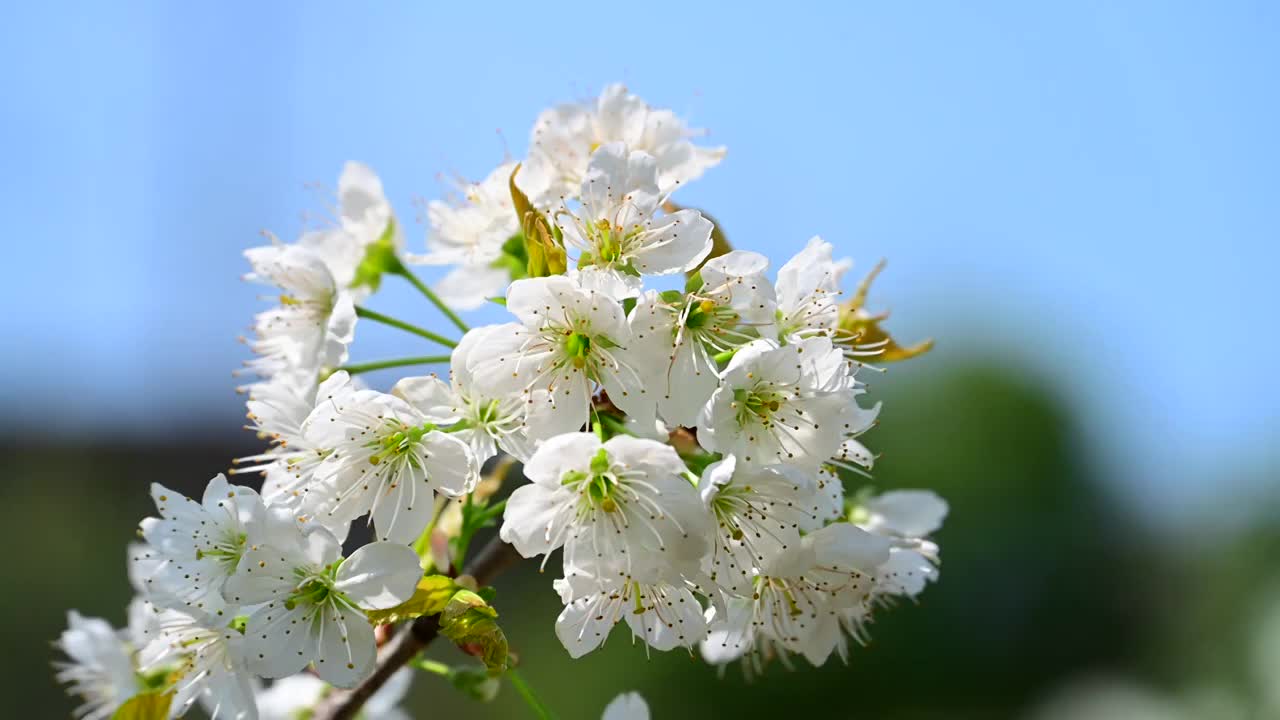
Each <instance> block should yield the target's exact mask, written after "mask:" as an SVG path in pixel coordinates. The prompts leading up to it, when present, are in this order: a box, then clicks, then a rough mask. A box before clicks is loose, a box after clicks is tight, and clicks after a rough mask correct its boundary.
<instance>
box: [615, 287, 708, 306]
mask: <svg viewBox="0 0 1280 720" xmlns="http://www.w3.org/2000/svg"><path fill="white" fill-rule="evenodd" d="M686 292H692V290H689V291H686ZM658 297H659V298H661V299H662V302H664V303H667V304H668V305H679V304H680V303H682V302H684V293H682V292H680V291H679V290H663V291H662V292H660V293H658ZM628 299H630V298H628Z"/></svg>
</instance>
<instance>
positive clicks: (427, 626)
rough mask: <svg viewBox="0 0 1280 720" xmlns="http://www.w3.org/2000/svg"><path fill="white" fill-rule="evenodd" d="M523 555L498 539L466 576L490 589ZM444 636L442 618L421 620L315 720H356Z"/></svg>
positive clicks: (334, 696)
mask: <svg viewBox="0 0 1280 720" xmlns="http://www.w3.org/2000/svg"><path fill="white" fill-rule="evenodd" d="M519 559H520V555H519V554H518V553H517V552H516V550H515V548H513V547H512V546H510V545H508V544H506V543H504V542H502V540H501V539H499V538H498V536H497V535H495V536H494V537H493V538H492V539H491V540H489V542H488V544H486V545H485V546H484V547H483V548H481V549H480V552H479V553H477V554H476V556H475V558H473V559H472V561H471V562H470V563H468V565H467V570H466V574H467V575H470V576H472V577H474V578H475V579H476V582H478V583H479V584H481V585H488V584H489V583H490V581H492V580H493V578H494V577H496V576H497V575H498V574H499V573H501V572H502V571H503V570H505V569H507V568H508V567H509V566H510V565H511V564H513V563H514V562H515V561H516V560H519ZM439 634H440V623H439V617H438V616H436V615H429V616H426V617H420V618H418V619H417V620H414V621H413V622H412V623H410V624H409V626H408V627H406V628H404V629H402V630H401V631H400V632H398V633H396V635H395V637H393V638H391V642H389V643H387V644H386V645H384V646H383V647H382V649H381V650H380V651H379V652H378V664H377V666H375V667H374V670H373V674H372V675H370V676H369V677H367V678H365V680H364V682H362V683H360V684H359V685H357V686H356V687H354V688H352V689H350V690H341V691H338V692H335V693H333V694H331V695H329V696H328V697H327V698H325V699H324V701H323V702H322V703H320V705H319V706H317V707H316V711H315V714H314V715H312V718H313V720H352V719H353V718H355V716H356V714H357V713H359V712H360V708H362V707H364V704H365V703H366V702H368V700H369V698H370V697H372V696H373V694H374V693H375V692H377V691H378V689H379V688H381V687H382V686H383V685H385V684H386V682H387V680H389V679H390V678H391V676H392V675H394V674H395V672H396V671H397V670H399V669H400V668H402V667H404V666H405V665H406V664H407V663H408V662H409V661H410V660H412V659H413V658H414V656H416V655H417V654H418V653H420V652H422V650H423V649H424V648H426V647H427V646H428V645H430V644H431V643H432V642H433V641H434V640H435V639H436V636H438V635H439Z"/></svg>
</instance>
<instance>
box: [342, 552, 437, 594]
mask: <svg viewBox="0 0 1280 720" xmlns="http://www.w3.org/2000/svg"><path fill="white" fill-rule="evenodd" d="M421 577H422V568H421V567H420V566H419V564H418V555H417V553H415V552H414V551H413V550H411V549H410V548H409V547H408V546H407V545H400V544H398V543H389V542H372V543H369V544H368V545H365V546H363V547H361V548H360V549H358V550H356V551H355V552H353V553H351V557H349V558H347V559H346V560H345V561H344V562H343V563H342V565H341V566H340V567H339V568H338V574H337V577H336V579H335V582H334V589H336V590H338V591H339V592H341V593H343V594H344V595H346V596H347V597H348V598H350V599H351V601H352V602H354V603H356V604H357V605H359V606H360V607H362V608H365V609H368V610H384V609H386V608H391V607H395V606H396V605H399V604H400V603H403V602H405V601H407V600H408V599H409V598H410V597H412V596H413V592H414V589H415V588H416V587H417V585H418V580H419V579H420V578H421Z"/></svg>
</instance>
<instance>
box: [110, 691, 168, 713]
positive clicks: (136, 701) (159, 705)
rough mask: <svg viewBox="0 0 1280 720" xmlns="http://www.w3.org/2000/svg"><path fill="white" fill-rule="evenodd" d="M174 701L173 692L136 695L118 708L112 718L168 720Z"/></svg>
mask: <svg viewBox="0 0 1280 720" xmlns="http://www.w3.org/2000/svg"><path fill="white" fill-rule="evenodd" d="M172 703H173V693H172V692H167V693H164V694H160V693H154V692H150V693H142V694H141V695H134V696H133V697H132V698H129V700H128V701H127V702H125V704H123V705H121V706H120V707H119V708H117V709H116V711H115V713H114V714H113V715H112V716H111V720H166V718H168V717H169V705H170V704H172Z"/></svg>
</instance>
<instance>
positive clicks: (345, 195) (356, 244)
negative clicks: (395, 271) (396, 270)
mask: <svg viewBox="0 0 1280 720" xmlns="http://www.w3.org/2000/svg"><path fill="white" fill-rule="evenodd" d="M337 201H338V204H337V207H335V208H331V209H330V212H331V213H332V215H333V216H334V218H333V219H334V221H335V222H334V223H333V225H332V226H331V227H326V228H324V229H321V230H314V231H311V232H307V233H304V234H303V235H302V237H301V238H299V240H298V245H300V246H302V247H305V248H307V249H308V250H310V251H312V252H313V253H315V254H316V255H317V256H319V257H320V258H321V259H322V260H323V261H324V263H325V265H326V266H327V267H328V268H329V272H330V273H332V275H333V278H334V281H335V282H336V283H337V284H338V287H340V288H344V289H351V292H353V293H354V294H355V295H356V296H358V297H363V296H364V295H366V294H367V293H368V292H369V289H368V288H351V284H352V283H353V282H354V281H355V278H356V269H357V268H358V267H359V266H360V263H361V262H362V261H363V260H364V258H365V253H366V252H367V251H368V249H369V246H370V245H372V244H373V243H375V242H377V241H378V240H380V239H381V238H382V236H383V235H384V234H385V233H386V230H387V226H388V223H395V213H394V211H393V210H392V208H391V203H390V202H388V201H387V197H386V193H385V192H383V189H382V180H380V179H379V178H378V175H377V174H376V173H375V172H374V171H373V169H372V168H370V167H369V166H367V165H365V164H363V163H358V162H348V163H347V164H346V165H344V166H343V168H342V175H341V176H340V177H339V178H338V197H337ZM393 231H394V232H393V234H392V238H391V240H392V243H393V245H394V246H395V247H396V248H397V249H399V248H400V247H401V246H402V245H403V243H404V241H403V238H402V235H401V233H400V228H399V225H398V224H397V225H395V226H394V227H393Z"/></svg>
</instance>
